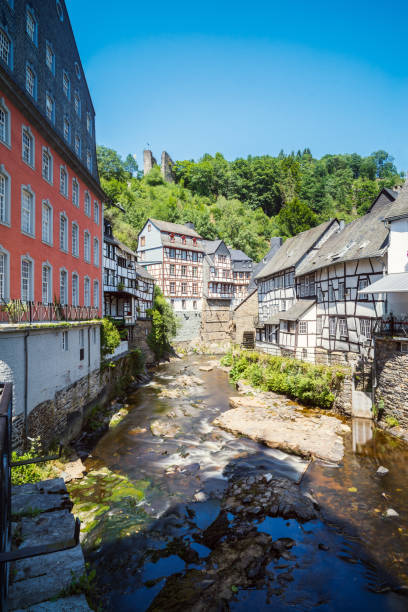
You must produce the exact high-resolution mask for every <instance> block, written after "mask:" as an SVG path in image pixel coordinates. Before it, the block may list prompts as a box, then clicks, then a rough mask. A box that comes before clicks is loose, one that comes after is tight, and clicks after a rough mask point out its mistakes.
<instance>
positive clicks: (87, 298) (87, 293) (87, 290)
mask: <svg viewBox="0 0 408 612" xmlns="http://www.w3.org/2000/svg"><path fill="white" fill-rule="evenodd" d="M90 305H91V281H90V280H89V278H88V277H87V276H85V279H84V306H90Z"/></svg>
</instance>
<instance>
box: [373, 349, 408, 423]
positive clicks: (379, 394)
mask: <svg viewBox="0 0 408 612" xmlns="http://www.w3.org/2000/svg"><path fill="white" fill-rule="evenodd" d="M375 355H376V359H375V372H376V380H377V386H376V389H375V403H376V404H377V405H378V404H379V402H380V401H381V400H382V401H383V402H384V412H383V414H382V419H384V417H386V416H392V417H394V418H395V419H397V421H398V423H399V424H400V425H401V426H402V427H405V428H406V427H408V353H406V352H402V351H401V341H399V340H398V339H395V338H376V339H375Z"/></svg>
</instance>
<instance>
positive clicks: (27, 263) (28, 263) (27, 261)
mask: <svg viewBox="0 0 408 612" xmlns="http://www.w3.org/2000/svg"><path fill="white" fill-rule="evenodd" d="M33 293H34V292H33V261H32V259H31V258H30V257H28V256H27V257H22V258H21V300H22V301H23V302H31V301H32V300H33Z"/></svg>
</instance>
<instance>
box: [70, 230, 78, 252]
mask: <svg viewBox="0 0 408 612" xmlns="http://www.w3.org/2000/svg"><path fill="white" fill-rule="evenodd" d="M78 234H79V229H78V225H77V224H76V223H73V224H72V236H71V240H72V254H73V255H74V257H78V256H79V237H78Z"/></svg>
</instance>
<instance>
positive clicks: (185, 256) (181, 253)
mask: <svg viewBox="0 0 408 612" xmlns="http://www.w3.org/2000/svg"><path fill="white" fill-rule="evenodd" d="M179 253H180V257H181V259H185V260H186V259H187V251H184V250H183V251H179Z"/></svg>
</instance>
